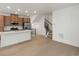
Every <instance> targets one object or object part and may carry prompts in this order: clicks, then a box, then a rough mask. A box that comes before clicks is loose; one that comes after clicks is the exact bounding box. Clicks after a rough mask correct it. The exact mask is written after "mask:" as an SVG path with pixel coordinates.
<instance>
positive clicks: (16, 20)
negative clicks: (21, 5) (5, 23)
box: [11, 14, 18, 23]
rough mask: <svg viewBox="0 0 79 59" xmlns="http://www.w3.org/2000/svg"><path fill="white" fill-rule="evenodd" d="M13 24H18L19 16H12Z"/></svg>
mask: <svg viewBox="0 0 79 59" xmlns="http://www.w3.org/2000/svg"><path fill="white" fill-rule="evenodd" d="M11 23H18V15H14V14H12V15H11Z"/></svg>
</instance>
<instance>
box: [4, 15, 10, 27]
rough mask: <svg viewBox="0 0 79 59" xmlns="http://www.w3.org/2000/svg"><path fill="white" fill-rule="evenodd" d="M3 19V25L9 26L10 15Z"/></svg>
mask: <svg viewBox="0 0 79 59" xmlns="http://www.w3.org/2000/svg"><path fill="white" fill-rule="evenodd" d="M4 20H5V26H9V25H10V23H11V17H10V16H5V17H4Z"/></svg>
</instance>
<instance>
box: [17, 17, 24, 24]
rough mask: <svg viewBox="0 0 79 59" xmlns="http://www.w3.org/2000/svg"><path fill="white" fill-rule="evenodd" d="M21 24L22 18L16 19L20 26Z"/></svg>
mask: <svg viewBox="0 0 79 59" xmlns="http://www.w3.org/2000/svg"><path fill="white" fill-rule="evenodd" d="M22 22H23V18H20V17H19V18H18V23H19V25H22Z"/></svg>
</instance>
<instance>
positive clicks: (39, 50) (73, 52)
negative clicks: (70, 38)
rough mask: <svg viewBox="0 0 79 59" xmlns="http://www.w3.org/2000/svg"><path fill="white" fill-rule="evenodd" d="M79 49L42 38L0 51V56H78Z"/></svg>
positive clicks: (35, 38) (37, 37)
mask: <svg viewBox="0 0 79 59" xmlns="http://www.w3.org/2000/svg"><path fill="white" fill-rule="evenodd" d="M78 55H79V48H77V47H73V46H70V45H66V44H63V43H60V42H57V41H53V40H51V39H49V38H45V37H44V36H36V37H33V38H32V40H31V41H28V42H23V43H20V44H16V45H13V46H9V47H5V48H2V49H0V56H78Z"/></svg>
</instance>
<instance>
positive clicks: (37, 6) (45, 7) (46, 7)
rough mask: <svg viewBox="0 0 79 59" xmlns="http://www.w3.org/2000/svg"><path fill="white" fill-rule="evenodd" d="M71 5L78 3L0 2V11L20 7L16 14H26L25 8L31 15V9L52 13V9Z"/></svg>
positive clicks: (9, 11) (8, 10)
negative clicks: (8, 7)
mask: <svg viewBox="0 0 79 59" xmlns="http://www.w3.org/2000/svg"><path fill="white" fill-rule="evenodd" d="M72 5H79V4H78V3H0V9H1V12H5V13H15V12H16V11H17V9H18V8H19V9H21V11H19V12H18V15H27V14H26V13H25V10H27V11H28V14H30V15H33V14H34V13H33V11H34V10H36V11H37V13H36V14H49V13H52V10H58V9H61V8H64V7H69V6H72ZM7 6H10V7H11V9H7Z"/></svg>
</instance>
